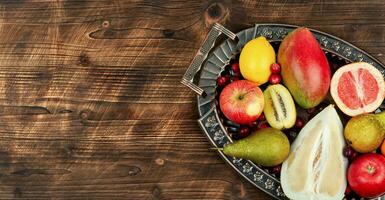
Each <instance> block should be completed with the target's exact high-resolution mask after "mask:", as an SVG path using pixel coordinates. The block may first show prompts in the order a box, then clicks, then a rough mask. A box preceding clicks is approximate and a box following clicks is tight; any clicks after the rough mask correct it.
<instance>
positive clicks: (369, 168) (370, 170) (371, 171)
mask: <svg viewBox="0 0 385 200" xmlns="http://www.w3.org/2000/svg"><path fill="white" fill-rule="evenodd" d="M375 171H376V169H375V168H374V167H373V166H371V165H369V166H368V173H369V174H373V173H374V172H375Z"/></svg>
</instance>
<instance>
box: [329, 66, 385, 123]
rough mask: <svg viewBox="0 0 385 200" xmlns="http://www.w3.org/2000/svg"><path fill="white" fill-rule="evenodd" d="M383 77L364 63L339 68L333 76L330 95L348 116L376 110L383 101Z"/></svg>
mask: <svg viewBox="0 0 385 200" xmlns="http://www.w3.org/2000/svg"><path fill="white" fill-rule="evenodd" d="M384 89H385V86H384V77H383V76H382V74H381V72H380V71H379V70H378V69H377V68H375V67H374V66H372V65H370V64H369V63H365V62H357V63H351V64H348V65H345V66H343V67H341V68H339V69H338V70H337V71H336V72H335V73H334V75H333V77H332V81H331V84H330V93H331V95H332V97H333V99H334V102H335V103H336V104H337V106H338V108H340V110H341V111H342V112H344V113H345V114H347V115H349V116H356V115H360V114H363V113H369V112H373V111H374V110H376V109H377V108H378V107H379V106H380V105H381V103H382V101H383V100H384Z"/></svg>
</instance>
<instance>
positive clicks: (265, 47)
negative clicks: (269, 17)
mask: <svg viewBox="0 0 385 200" xmlns="http://www.w3.org/2000/svg"><path fill="white" fill-rule="evenodd" d="M273 63H275V51H274V49H273V47H272V46H271V45H270V43H269V41H267V40H266V38H265V37H263V36H260V37H258V38H256V39H253V40H250V41H249V42H248V43H246V45H245V46H244V47H243V49H242V51H241V55H240V57H239V67H240V70H241V74H242V76H243V77H244V78H245V79H247V80H249V81H253V82H256V83H258V84H259V85H261V84H264V83H266V82H267V81H268V80H269V77H270V74H271V72H270V65H271V64H273Z"/></svg>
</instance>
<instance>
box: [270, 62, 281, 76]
mask: <svg viewBox="0 0 385 200" xmlns="http://www.w3.org/2000/svg"><path fill="white" fill-rule="evenodd" d="M270 71H271V73H273V74H279V73H280V72H281V65H279V64H278V63H273V64H271V65H270Z"/></svg>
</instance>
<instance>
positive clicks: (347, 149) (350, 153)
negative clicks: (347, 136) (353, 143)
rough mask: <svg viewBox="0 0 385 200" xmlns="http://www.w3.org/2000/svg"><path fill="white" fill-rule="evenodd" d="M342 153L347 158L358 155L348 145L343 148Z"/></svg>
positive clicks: (350, 158)
mask: <svg viewBox="0 0 385 200" xmlns="http://www.w3.org/2000/svg"><path fill="white" fill-rule="evenodd" d="M343 154H344V156H345V157H347V158H348V159H349V160H353V159H354V158H355V157H357V155H358V153H357V152H356V151H354V149H353V148H352V147H350V146H346V147H345V148H344V151H343Z"/></svg>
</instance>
